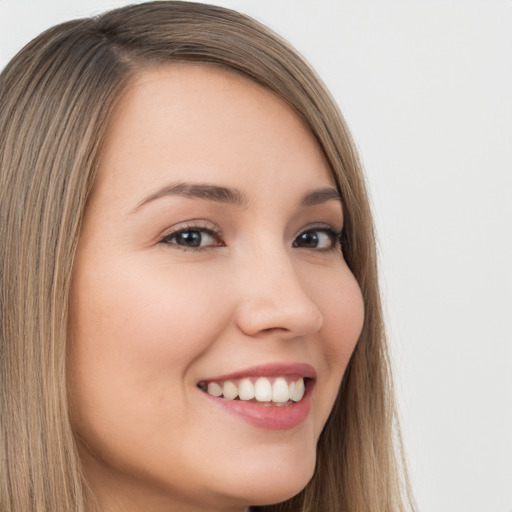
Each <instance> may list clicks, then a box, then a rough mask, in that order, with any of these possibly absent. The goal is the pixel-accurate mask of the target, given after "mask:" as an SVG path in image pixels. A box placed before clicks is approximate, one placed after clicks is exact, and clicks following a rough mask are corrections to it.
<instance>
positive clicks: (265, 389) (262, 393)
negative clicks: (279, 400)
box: [254, 377, 272, 402]
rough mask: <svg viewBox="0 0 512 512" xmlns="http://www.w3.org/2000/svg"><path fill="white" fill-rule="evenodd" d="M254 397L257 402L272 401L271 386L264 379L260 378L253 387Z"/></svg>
mask: <svg viewBox="0 0 512 512" xmlns="http://www.w3.org/2000/svg"><path fill="white" fill-rule="evenodd" d="M254 396H255V397H256V400H258V402H270V401H271V400H272V384H270V381H269V380H268V379H267V378H265V377H260V378H259V379H258V380H257V381H256V384H255V385H254Z"/></svg>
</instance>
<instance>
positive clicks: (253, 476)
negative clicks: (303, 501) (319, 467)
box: [231, 455, 315, 505]
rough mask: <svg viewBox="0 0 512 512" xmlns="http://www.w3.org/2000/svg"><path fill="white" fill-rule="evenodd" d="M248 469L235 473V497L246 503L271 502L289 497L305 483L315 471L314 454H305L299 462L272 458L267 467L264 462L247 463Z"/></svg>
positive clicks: (302, 487) (300, 489)
mask: <svg viewBox="0 0 512 512" xmlns="http://www.w3.org/2000/svg"><path fill="white" fill-rule="evenodd" d="M258 466H259V467H258ZM248 469H249V471H246V472H244V473H245V474H244V475H243V477H242V475H238V476H237V485H236V493H237V494H238V497H239V498H240V499H241V500H242V501H243V502H244V503H245V504H246V505H271V504H274V503H280V502H282V501H286V500H288V499H290V498H292V497H293V496H295V495H296V494H298V493H299V492H301V491H302V489H304V487H306V485H307V484H308V482H309V481H310V480H311V478H312V477H313V474H314V471H315V457H314V456H313V457H311V456H307V455H305V456H304V459H303V460H302V461H301V463H300V464H297V463H296V462H295V461H290V463H289V464H287V463H286V461H283V460H275V459H273V460H271V465H270V467H269V464H268V463H267V464H258V465H257V466H255V465H249V467H248ZM231 493H233V489H232V490H231ZM232 495H233V494H232Z"/></svg>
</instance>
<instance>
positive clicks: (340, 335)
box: [317, 268, 364, 432]
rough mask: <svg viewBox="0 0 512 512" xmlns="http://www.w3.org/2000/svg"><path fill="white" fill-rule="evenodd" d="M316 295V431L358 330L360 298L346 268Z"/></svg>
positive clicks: (335, 392)
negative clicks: (319, 334) (318, 344)
mask: <svg viewBox="0 0 512 512" xmlns="http://www.w3.org/2000/svg"><path fill="white" fill-rule="evenodd" d="M318 292H319V293H320V292H321V290H318ZM318 296H319V297H321V298H320V299H319V302H317V303H318V304H319V307H320V308H321V310H322V316H323V320H324V322H323V327H322V331H323V336H322V341H323V344H322V348H323V359H322V361H323V364H322V366H321V369H320V371H319V384H320V383H321V384H322V391H323V392H322V394H321V396H317V399H318V404H319V408H318V413H317V418H318V423H317V429H318V432H320V431H321V430H322V428H323V426H324V424H325V422H326V421H327V418H328V416H329V414H330V412H331V409H332V406H333V404H334V401H335V400H336V397H337V395H338V391H339V387H340V384H341V380H342V378H343V375H344V373H345V370H346V367H347V365H348V363H349V361H350V357H351V356H352V353H353V351H354V349H355V347H356V344H357V341H358V339H359V336H360V334H361V330H362V327H363V322H364V302H363V297H362V294H361V290H360V288H359V285H358V284H357V281H356V280H355V278H354V277H353V275H352V274H351V273H350V272H349V270H348V268H347V269H345V270H344V272H343V273H342V275H341V276H340V279H339V281H338V285H337V286H333V282H332V280H331V283H330V286H329V287H326V288H325V289H324V290H323V293H320V294H319V295H318ZM319 387H320V386H319Z"/></svg>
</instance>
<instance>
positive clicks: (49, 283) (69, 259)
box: [0, 1, 410, 512]
mask: <svg viewBox="0 0 512 512" xmlns="http://www.w3.org/2000/svg"><path fill="white" fill-rule="evenodd" d="M172 61H189V62H190V61H192V62H195V63H208V64H210V65H217V66H221V67H223V68H227V69H229V70H231V71H234V72H237V73H240V74H241V75H243V76H245V77H247V78H249V79H251V80H253V81H254V82H257V83H258V84H260V85H261V86H262V87H264V88H266V89H268V90H270V91H271V92H272V93H274V94H275V95H276V96H278V97H280V98H282V99H283V100H284V101H285V102H286V103H287V104H288V105H289V106H290V107H291V108H292V109H293V110H294V111H295V112H296V114H297V115H298V116H299V117H300V118H301V119H303V120H304V122H305V123H306V124H307V126H308V127H309V129H310V130H311V132H312V134H313V135H314V137H315V138H316V140H317V141H318V143H319V145H320V146H321V148H322V149H323V151H324V153H325V156H326V158H327V161H328V162H329V165H330V169H331V171H332V174H333V176H334V179H335V181H336V184H337V186H338V188H339V190H340V192H341V195H342V198H343V208H344V215H345V219H346V224H345V229H344V237H345V239H344V242H343V243H344V254H345V258H346V260H347V263H348V265H349V267H350V269H351V270H352V272H353V273H354V275H355V277H356V279H357V281H358V283H359V286H360V287H361V290H362V294H363V297H364V305H365V322H364V327H363V331H362V334H361V337H360V339H359V341H358V344H357V347H356V349H355V352H354V354H353V356H352V358H351V360H350V363H349V365H348V367H347V370H346V373H345V375H344V378H343V381H342V385H341V388H340V391H339V394H338V397H337V400H336V403H335V406H334V409H333V411H332V413H331V415H330V417H329V420H328V422H327V424H326V426H325V429H324V431H323V432H322V435H321V437H320V440H319V443H318V456H317V467H316V471H315V475H314V477H313V479H312V480H311V482H310V483H309V484H308V485H307V487H306V488H305V489H304V490H303V491H302V492H301V493H300V494H298V495H297V496H295V497H294V498H291V499H290V500H288V501H286V502H284V503H281V504H276V505H269V506H265V507H259V508H258V510H264V511H268V512H271V511H274V512H277V511H280V512H285V511H288V512H299V511H301V512H317V511H318V512H340V511H346V512H370V511H371V512H398V511H399V510H400V511H402V510H405V509H406V508H408V506H409V505H410V499H409V494H408V487H407V484H406V480H403V478H402V477H403V475H404V468H403V467H402V456H401V453H402V452H401V445H400V437H399V435H397V433H398V430H397V429H396V428H395V427H396V417H395V406H394V402H393V392H392V386H391V378H390V373H389V361H388V356H387V349H386V343H385V338H384V331H383V325H382V315H381V306H380V299H379V290H378V280H377V269H376V250H375V241H374V234H373V226H372V218H371V214H370V209H369V205H368V199H367V194H366V189H365V184H364V179H363V174H362V171H361V167H360V164H359V161H358V157H357V153H356V150H355V147H354V144H353V142H352V139H351V136H350V134H349V131H348V129H347V126H346V124H345V122H344V120H343V118H342V116H341V114H340V112H339V110H338V108H337V106H336V104H335V102H334V101H333V100H332V98H331V96H330V95H329V93H328V92H327V90H326V88H325V87H324V85H323V84H322V83H321V81H320V80H319V78H318V77H317V76H316V74H315V73H314V71H313V70H312V69H311V68H310V66H309V65H308V64H307V63H306V62H305V60H304V59H303V58H302V57H300V55H298V54H297V52H296V51H295V50H294V49H293V48H291V47H290V45H288V43H286V42H285V41H283V40H282V39H281V38H280V37H279V36H277V35H276V34H274V33H273V32H271V31H270V30H268V29H267V28H265V27H264V26H262V25H261V24H259V23H257V22H256V21H255V20H253V19H251V18H249V17H247V16H244V15H242V14H239V13H237V12H234V11H231V10H228V9H223V8H219V7H214V6H209V5H203V4H196V3H192V2H179V1H157V2H149V3H143V4H140V5H133V6H128V7H124V8H120V9H116V10H114V11H110V12H108V13H106V14H103V15H101V16H99V17H95V18H89V19H80V20H75V21H71V22H67V23H64V24H61V25H58V26H56V27H54V28H52V29H50V30H48V31H46V32H44V33H43V34H41V35H40V36H39V37H37V38H36V39H34V40H33V41H32V42H31V43H29V44H28V45H27V46H26V47H25V48H24V49H23V50H21V52H20V53H18V55H16V56H15V57H14V59H13V60H12V61H11V62H10V63H9V64H8V65H7V67H6V68H5V70H4V71H3V72H2V74H1V75H0V442H1V445H0V459H1V460H0V509H1V510H2V512H28V511H38V512H60V511H62V512H64V511H66V512H71V511H72V512H84V511H85V510H86V509H88V506H87V493H88V491H87V482H86V480H85V477H84V475H83V472H82V469H81V464H80V460H79V457H78V455H77V450H76V445H75V441H74V437H73V432H72V429H71V425H70V420H69V414H68V408H67V396H66V394H67V393H66V339H67V327H68V325H67V324H68V300H69V290H70V281H71V274H72V268H73V260H74V255H75V251H76V247H77V241H78V238H79V235H80V226H81V221H82V218H83V213H84V209H85V205H86V202H87V198H88V195H89V193H90V190H91V187H92V184H93V182H94V179H95V174H96V170H97V165H98V159H99V155H100V152H101V147H102V141H103V139H104V134H105V131H106V126H107V124H108V121H109V118H110V115H111V113H112V111H113V109H114V107H115V105H116V104H117V102H118V101H119V99H120V97H121V96H122V94H123V91H124V90H125V89H126V88H127V87H128V86H129V84H130V83H131V79H132V77H133V75H134V74H136V73H137V72H139V71H140V70H142V69H143V68H145V67H150V66H154V65H161V64H164V63H167V62H172ZM401 475H402V476H401ZM404 482H405V487H404Z"/></svg>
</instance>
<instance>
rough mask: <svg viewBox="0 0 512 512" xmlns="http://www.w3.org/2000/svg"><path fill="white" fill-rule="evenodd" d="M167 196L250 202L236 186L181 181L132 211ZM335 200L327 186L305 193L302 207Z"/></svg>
mask: <svg viewBox="0 0 512 512" xmlns="http://www.w3.org/2000/svg"><path fill="white" fill-rule="evenodd" d="M166 196H181V197H189V198H195V199H205V200H207V201H215V202H219V203H227V204H233V205H235V206H238V207H239V208H245V207H246V206H247V205H248V203H249V198H248V196H247V195H246V194H244V193H243V192H241V191H240V190H238V189H236V188H228V187H222V186H219V185H211V184H208V183H186V182H180V183H171V184H169V185H166V186H165V187H163V188H161V189H159V190H157V191H156V192H153V193H152V194H149V195H148V196H146V197H145V198H144V199H143V200H142V201H141V202H140V203H139V204H138V205H137V206H136V207H135V208H134V209H133V210H132V211H131V212H130V213H135V212H137V211H138V210H139V209H140V208H142V207H143V206H144V205H146V204H147V203H150V202H152V201H155V200H156V199H160V198H161V197H166ZM333 200H334V201H339V202H341V194H340V193H339V192H338V191H337V190H336V189H335V188H332V187H325V188H320V189H317V190H313V191H312V192H307V193H306V194H304V196H303V197H302V199H301V201H300V206H301V207H302V208H308V207H311V206H315V205H318V204H322V203H326V202H328V201H333Z"/></svg>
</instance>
